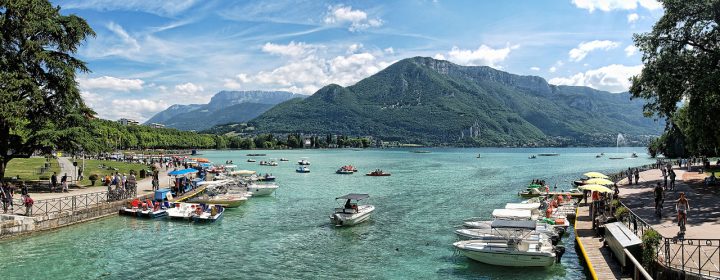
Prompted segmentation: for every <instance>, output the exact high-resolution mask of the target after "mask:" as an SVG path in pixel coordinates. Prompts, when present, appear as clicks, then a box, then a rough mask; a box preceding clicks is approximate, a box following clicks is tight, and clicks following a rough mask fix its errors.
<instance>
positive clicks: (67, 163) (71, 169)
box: [57, 157, 77, 183]
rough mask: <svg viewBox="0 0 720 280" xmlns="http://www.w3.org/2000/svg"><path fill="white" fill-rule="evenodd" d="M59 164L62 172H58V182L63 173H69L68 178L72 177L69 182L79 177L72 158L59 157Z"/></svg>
mask: <svg viewBox="0 0 720 280" xmlns="http://www.w3.org/2000/svg"><path fill="white" fill-rule="evenodd" d="M57 161H58V165H60V172H59V173H58V183H59V182H60V178H62V176H63V175H65V174H67V175H68V178H69V179H70V181H69V182H74V181H75V180H76V179H77V178H75V175H76V174H75V172H76V171H75V166H73V164H72V160H70V158H68V157H59V158H58V159H57Z"/></svg>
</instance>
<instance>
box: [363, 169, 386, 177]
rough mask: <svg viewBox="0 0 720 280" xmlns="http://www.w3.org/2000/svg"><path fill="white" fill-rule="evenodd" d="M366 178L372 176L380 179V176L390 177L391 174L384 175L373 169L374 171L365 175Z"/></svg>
mask: <svg viewBox="0 0 720 280" xmlns="http://www.w3.org/2000/svg"><path fill="white" fill-rule="evenodd" d="M365 175H366V176H373V177H381V176H390V175H392V174H390V173H385V172H383V171H382V170H380V169H375V171H373V172H370V173H367V174H365Z"/></svg>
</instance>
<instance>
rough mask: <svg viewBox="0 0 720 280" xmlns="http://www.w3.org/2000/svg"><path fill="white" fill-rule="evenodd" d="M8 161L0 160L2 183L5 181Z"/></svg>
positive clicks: (0, 179)
mask: <svg viewBox="0 0 720 280" xmlns="http://www.w3.org/2000/svg"><path fill="white" fill-rule="evenodd" d="M7 163H8V161H5V158H3V159H2V160H0V182H4V181H5V167H7Z"/></svg>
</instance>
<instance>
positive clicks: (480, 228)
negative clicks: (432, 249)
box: [455, 221, 562, 245]
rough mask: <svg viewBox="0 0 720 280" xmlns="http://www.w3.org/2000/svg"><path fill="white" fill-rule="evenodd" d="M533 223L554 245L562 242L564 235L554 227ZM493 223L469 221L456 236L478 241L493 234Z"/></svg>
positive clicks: (457, 231) (456, 231) (537, 230)
mask: <svg viewBox="0 0 720 280" xmlns="http://www.w3.org/2000/svg"><path fill="white" fill-rule="evenodd" d="M533 222H534V223H535V231H536V232H538V233H542V234H544V235H546V236H548V237H549V238H550V240H551V241H552V243H553V245H554V244H557V242H558V241H560V239H561V237H562V235H560V234H559V233H558V232H557V229H556V228H555V226H554V225H551V224H548V223H539V222H537V221H533ZM492 223H493V221H468V222H465V223H464V224H463V226H465V227H466V229H458V230H455V234H456V235H457V236H458V237H460V239H477V237H479V236H481V235H482V234H486V233H490V232H491V229H492V228H491V225H492Z"/></svg>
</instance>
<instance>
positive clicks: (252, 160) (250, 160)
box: [247, 158, 256, 162]
mask: <svg viewBox="0 0 720 280" xmlns="http://www.w3.org/2000/svg"><path fill="white" fill-rule="evenodd" d="M255 161H256V160H254V159H251V158H249V159H248V160H247V162H255Z"/></svg>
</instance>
